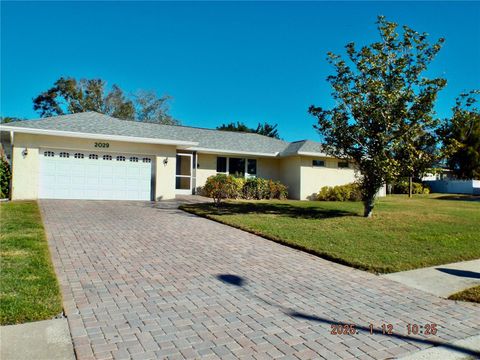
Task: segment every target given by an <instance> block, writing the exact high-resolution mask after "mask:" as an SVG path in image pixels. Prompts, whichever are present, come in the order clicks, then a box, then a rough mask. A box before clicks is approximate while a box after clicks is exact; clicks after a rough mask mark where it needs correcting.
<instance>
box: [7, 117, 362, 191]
mask: <svg viewBox="0 0 480 360" xmlns="http://www.w3.org/2000/svg"><path fill="white" fill-rule="evenodd" d="M0 130H1V131H2V132H6V133H7V134H8V133H9V135H10V136H9V137H8V138H9V141H10V143H11V146H12V149H13V152H12V155H11V159H12V167H13V179H12V199H38V198H48V199H50V198H52V199H111V200H161V199H171V198H174V197H175V195H176V194H192V193H195V192H196V191H198V189H199V188H201V187H202V186H203V185H204V184H205V181H206V179H207V178H208V177H209V176H210V175H215V174H217V173H227V174H228V173H229V174H237V175H239V176H245V177H249V176H258V177H262V178H268V179H274V180H279V181H281V182H282V183H284V184H285V185H287V186H288V190H289V195H290V197H291V198H293V199H308V198H310V197H311V196H312V195H313V194H315V193H317V192H318V191H319V190H320V188H321V187H322V186H326V185H328V186H333V185H341V184H346V183H351V182H353V181H355V170H354V169H353V164H352V163H351V162H348V161H345V160H340V159H335V158H332V157H330V156H327V155H326V154H325V153H323V152H322V147H321V144H320V143H316V142H312V141H308V140H304V141H297V142H291V143H290V142H286V141H283V140H278V139H273V138H269V137H266V136H262V135H258V134H251V133H239V132H229V131H218V130H210V129H201V128H194V127H185V126H170V125H158V124H150V123H142V122H135V121H126V120H119V119H115V118H112V117H110V116H106V115H103V114H99V113H95V112H87V113H77V114H71V115H64V116H56V117H51V118H44V119H39V120H28V121H18V122H13V123H8V124H2V125H0ZM3 136H4V137H5V134H4V135H3Z"/></svg>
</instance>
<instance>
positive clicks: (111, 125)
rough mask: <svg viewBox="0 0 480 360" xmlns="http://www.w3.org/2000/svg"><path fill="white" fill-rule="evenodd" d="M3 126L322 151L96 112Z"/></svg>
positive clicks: (219, 146) (214, 146)
mask: <svg viewBox="0 0 480 360" xmlns="http://www.w3.org/2000/svg"><path fill="white" fill-rule="evenodd" d="M3 126H6V127H15V128H28V129H39V130H52V131H68V132H78V133H87V134H101V135H114V136H129V137H138V138H146V139H169V140H176V141H189V142H194V143H198V145H195V146H192V149H204V150H212V151H213V150H221V151H224V152H232V153H237V152H238V153H258V154H268V155H271V156H291V155H295V154H298V153H299V152H302V151H308V152H318V153H321V144H320V143H316V142H313V141H309V140H303V141H299V142H293V143H289V142H287V141H283V140H278V139H274V138H271V137H267V136H263V135H259V134H254V133H243V132H233V131H220V130H213V129H204V128H195V127H188V126H174V125H159V124H151V123H143V122H136V121H127V120H120V119H116V118H113V117H111V116H108V115H104V114H100V113H96V112H84V113H75V114H70V115H62V116H54V117H49V118H43V119H37V120H25V121H17V122H12V123H8V124H5V125H3Z"/></svg>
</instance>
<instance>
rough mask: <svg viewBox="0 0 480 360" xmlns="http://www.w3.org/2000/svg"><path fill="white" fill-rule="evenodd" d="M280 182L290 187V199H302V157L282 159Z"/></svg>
mask: <svg viewBox="0 0 480 360" xmlns="http://www.w3.org/2000/svg"><path fill="white" fill-rule="evenodd" d="M279 169H280V174H279V175H280V179H279V180H280V181H281V182H282V183H283V184H285V185H287V186H288V197H289V198H291V199H300V184H301V178H300V157H299V156H292V157H287V158H282V159H280V167H279Z"/></svg>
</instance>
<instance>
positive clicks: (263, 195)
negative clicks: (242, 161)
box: [242, 178, 288, 200]
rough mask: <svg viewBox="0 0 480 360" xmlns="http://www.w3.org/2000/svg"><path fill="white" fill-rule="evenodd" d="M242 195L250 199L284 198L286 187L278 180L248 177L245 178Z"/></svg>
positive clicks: (286, 193) (285, 196)
mask: <svg viewBox="0 0 480 360" xmlns="http://www.w3.org/2000/svg"><path fill="white" fill-rule="evenodd" d="M242 195H243V196H242V197H243V198H244V199H247V200H250V199H255V200H262V199H279V200H283V199H286V198H287V196H288V191H287V187H286V186H285V185H283V184H282V183H281V182H279V181H274V180H267V179H262V178H249V179H247V180H245V184H244V186H243V191H242Z"/></svg>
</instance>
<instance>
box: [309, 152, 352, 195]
mask: <svg viewBox="0 0 480 360" xmlns="http://www.w3.org/2000/svg"><path fill="white" fill-rule="evenodd" d="M312 160H323V161H325V167H314V166H312ZM338 161H339V160H338V159H332V158H322V157H310V156H302V157H301V170H300V171H301V179H302V182H301V196H300V199H301V200H307V199H308V200H311V199H313V196H314V195H315V194H317V193H318V192H319V191H320V189H321V188H322V187H323V186H336V185H344V184H349V183H352V182H354V181H355V180H356V177H355V170H354V169H353V164H352V163H350V168H348V169H340V168H338ZM340 161H344V160H340Z"/></svg>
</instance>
